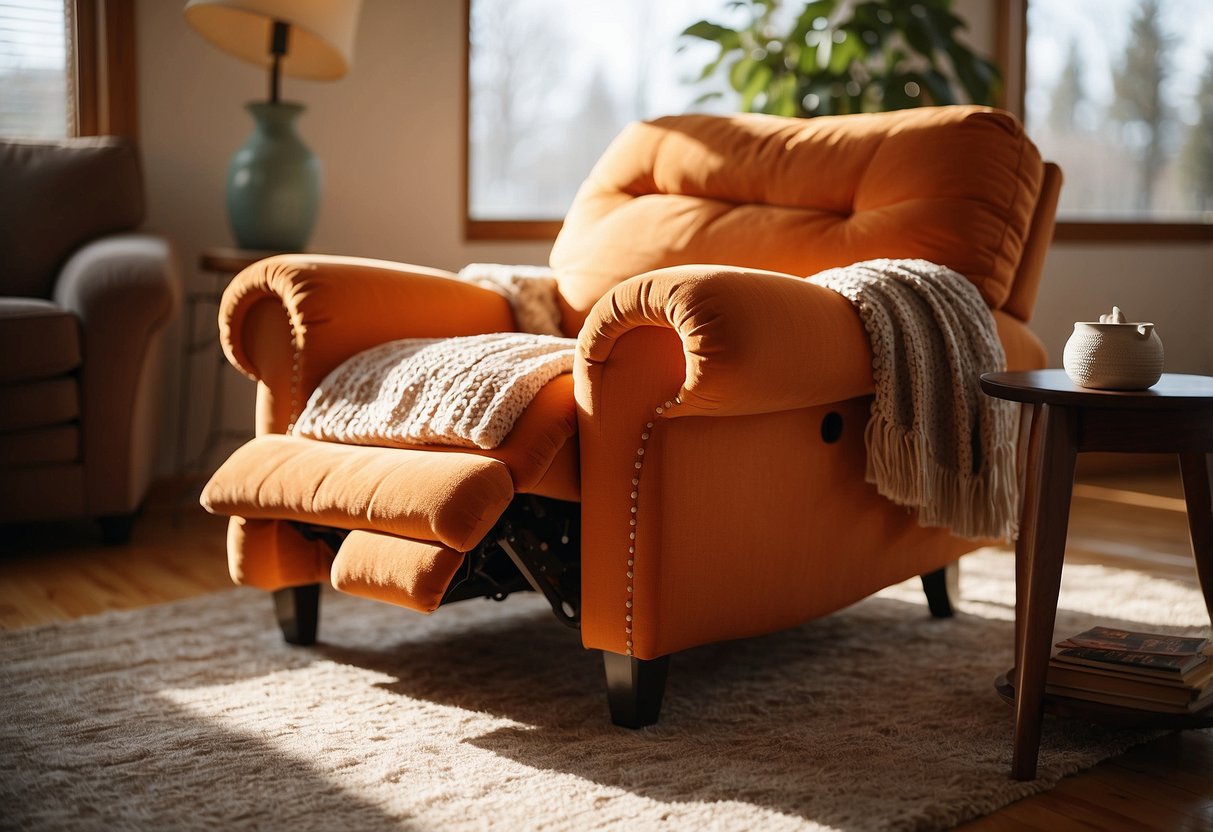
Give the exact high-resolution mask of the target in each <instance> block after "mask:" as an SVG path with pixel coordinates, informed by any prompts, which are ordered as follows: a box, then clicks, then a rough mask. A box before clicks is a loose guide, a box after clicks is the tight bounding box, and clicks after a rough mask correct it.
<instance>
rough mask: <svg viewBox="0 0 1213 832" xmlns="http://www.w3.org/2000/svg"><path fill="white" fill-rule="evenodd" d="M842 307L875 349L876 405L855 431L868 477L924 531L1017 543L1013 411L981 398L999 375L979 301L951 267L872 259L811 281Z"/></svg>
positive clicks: (1001, 358)
mask: <svg viewBox="0 0 1213 832" xmlns="http://www.w3.org/2000/svg"><path fill="white" fill-rule="evenodd" d="M809 282H811V283H815V284H817V285H819V286H825V287H827V288H829V289H833V290H834V291H836V292H839V293H840V294H842V295H844V296H845V297H846V298H848V299H849V300H850V301H851V302H852V303H854V304H855V306H856V307H857V308H858V310H859V315H860V317H861V318H862V319H863V324H864V328H865V329H866V330H867V332H868V336H869V337H870V339H871V343H872V355H873V366H872V374H873V376H874V378H875V383H876V398H875V401H874V402H873V403H872V416H871V419H870V420H869V422H868V425H867V428H866V430H865V433H864V438H865V440H866V442H867V448H868V466H867V480H868V481H869V482H872V483H875V485H876V488H877V490H878V491H879V492H880V493H881V494H883V495H884V496H885V497H888V498H889V499H891V500H892V501H893V502H895V503H897V504H898V505H905V506H912V507H916V508H918V510H919V515H918V520H919V523H921V524H922V525H924V526H944V527H946V528H948V529H950V530H951V531H952V532H953V533H955V534H957V535H960V536H962V537H968V538H1000V539H1009V538H1012V537H1014V535H1015V531H1016V525H1017V524H1016V513H1017V509H1018V481H1017V479H1016V471H1015V457H1016V454H1015V442H1016V435H1017V430H1018V419H1017V408H1016V406H1015V404H1014V403H1013V402H1007V401H1003V400H1001V399H993V398H991V397H989V396H986V395H984V394H983V393H982V392H981V389H980V386H979V384H978V378H979V377H980V375H981V374H982V373H986V372H996V371H999V370H1002V369H1004V368H1005V366H1006V357H1005V355H1004V353H1003V350H1002V345H1001V343H1000V342H999V340H998V334H997V331H996V329H995V325H994V317H993V315H991V313H990V310H989V308H988V307H987V306H986V304H985V301H984V300H983V299H982V297H981V295H980V294H979V293H978V291H977V289H976V287H974V286H973V284H971V283H969V281H968V280H966V279H965V278H964V277H963V276H961V275H959V274H957V273H956V272H954V271H952V270H951V269H948V268H945V267H943V266H939V265H937V264H935V263H929V262H927V261H925V260H869V261H866V262H863V263H856V264H854V265H851V266H846V267H843V268H838V269H830V270H828V271H824V272H821V273H819V274H817V275H814V276H813V277H810V278H809Z"/></svg>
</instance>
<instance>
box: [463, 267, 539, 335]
mask: <svg viewBox="0 0 1213 832" xmlns="http://www.w3.org/2000/svg"><path fill="white" fill-rule="evenodd" d="M459 279H460V280H462V281H465V282H467V283H471V284H474V285H476V286H479V287H481V288H483V289H489V290H491V291H494V292H497V293H498V294H499V295H503V296H504V297H505V299H506V300H508V301H509V302H510V308H511V309H512V310H513V312H514V322H515V323H516V324H517V326H518V329H519V330H520V331H521V332H533V333H535V334H536V335H562V334H563V333H562V332H561V331H560V307H559V306H557V305H556V296H557V290H556V275H555V274H554V273H553V272H552V270H551V269H549V268H547V267H546V266H505V265H502V264H500V263H472V264H470V265H468V266H464V267H463V268H462V269H460V270H459Z"/></svg>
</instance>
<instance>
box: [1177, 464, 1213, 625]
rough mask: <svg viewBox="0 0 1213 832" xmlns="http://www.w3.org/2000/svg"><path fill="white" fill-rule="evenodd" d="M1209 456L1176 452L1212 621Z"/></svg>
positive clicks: (1212, 472)
mask: <svg viewBox="0 0 1213 832" xmlns="http://www.w3.org/2000/svg"><path fill="white" fill-rule="evenodd" d="M1209 459H1210V457H1209V455H1207V454H1196V453H1188V454H1180V455H1179V471H1180V474H1181V475H1182V477H1183V483H1184V500H1185V501H1186V502H1187V504H1188V533H1189V534H1190V535H1191V538H1192V556H1193V558H1194V559H1195V560H1196V577H1197V578H1198V579H1199V580H1200V589H1201V592H1203V593H1204V596H1205V609H1206V610H1208V611H1209V619H1210V621H1213V469H1211V468H1210V465H1209Z"/></svg>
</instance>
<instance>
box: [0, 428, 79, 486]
mask: <svg viewBox="0 0 1213 832" xmlns="http://www.w3.org/2000/svg"><path fill="white" fill-rule="evenodd" d="M79 461H80V428H79V427H77V426H76V425H74V424H66V425H54V426H52V427H47V428H36V429H34V430H21V431H13V432H11V433H0V466H3V467H6V468H8V467H16V466H33V465H61V464H65V463H75V462H79ZM8 475H9V472H5V474H4V476H6V477H7V476H8Z"/></svg>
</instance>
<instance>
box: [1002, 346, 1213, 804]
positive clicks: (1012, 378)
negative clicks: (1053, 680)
mask: <svg viewBox="0 0 1213 832" xmlns="http://www.w3.org/2000/svg"><path fill="white" fill-rule="evenodd" d="M981 388H982V390H984V391H985V392H986V393H987V394H988V395H990V396H994V397H996V398H1000V399H1008V400H1010V401H1015V402H1021V403H1022V404H1023V405H1024V406H1025V407H1027V408H1029V409H1030V411H1031V433H1030V438H1029V440H1028V456H1027V465H1026V470H1025V475H1024V495H1023V514H1022V517H1021V519H1020V529H1019V541H1018V543H1017V545H1016V547H1015V669H1014V670H1013V671H1011V673H1010V674H1009V676H1010V678H1009V679H1006V678H1003V679H1000V680H999V683H998V684H999V692H1000V693H1002V694H1003V695H1004V697H1007V698H1012V697H1013V703H1014V707H1015V733H1014V745H1013V753H1012V761H1011V773H1012V775H1013V776H1014V777H1015V778H1016V779H1018V780H1031V779H1033V778H1035V777H1036V758H1037V754H1038V753H1039V750H1040V728H1041V720H1042V716H1043V713H1044V711H1045V709H1046V708H1048V709H1050V710H1051V711H1054V712H1056V713H1059V714H1067V715H1080V716H1085V717H1089V718H1092V719H1101V720H1105V721H1113V722H1118V723H1120V724H1134V725H1154V726H1158V727H1172V728H1183V727H1207V726H1211V725H1213V706H1210V707H1208V708H1206V709H1205V710H1203V711H1201V712H1199V713H1196V714H1192V715H1185V716H1177V715H1172V714H1156V713H1150V712H1146V711H1136V710H1131V709H1125V708H1115V707H1111V706H1099V705H1096V704H1094V703H1083V702H1080V701H1079V700H1075V699H1062V698H1060V697H1046V696H1045V675H1046V673H1047V671H1048V665H1049V657H1050V654H1051V648H1052V643H1053V627H1054V625H1055V623H1056V617H1057V596H1058V592H1059V590H1060V588H1061V566H1062V560H1063V558H1064V557H1065V549H1066V527H1067V524H1068V523H1069V519H1070V492H1071V489H1072V487H1073V484H1074V463H1075V458H1076V457H1077V455H1078V454H1079V453H1082V452H1084V451H1114V452H1122V453H1174V454H1178V456H1179V465H1180V472H1181V474H1182V477H1183V488H1184V499H1185V501H1186V503H1187V509H1188V529H1189V531H1190V533H1191V537H1192V551H1193V554H1194V556H1195V560H1196V573H1197V577H1198V579H1199V580H1200V586H1201V591H1202V593H1203V594H1204V598H1205V606H1206V608H1207V609H1208V610H1209V616H1210V619H1211V620H1213V483H1211V481H1210V471H1211V465H1210V454H1213V378H1209V377H1207V376H1189V375H1174V374H1170V373H1167V374H1164V375H1163V377H1162V378H1161V379H1160V380H1159V382H1158V383H1157V384H1156V385H1154V386H1153V387H1151V388H1150V389H1149V390H1137V391H1111V390H1090V389H1087V388H1085V387H1079V386H1078V385H1076V384H1074V383H1073V382H1072V381H1070V379H1069V377H1068V376H1067V375H1066V374H1065V371H1064V370H1034V371H1031V372H1021V373H987V374H985V375H983V376H982V377H981Z"/></svg>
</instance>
